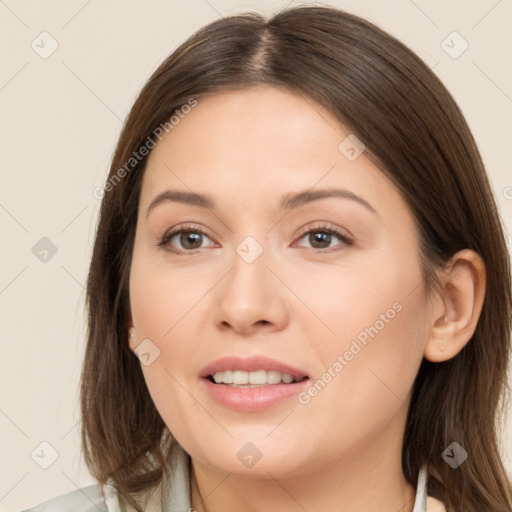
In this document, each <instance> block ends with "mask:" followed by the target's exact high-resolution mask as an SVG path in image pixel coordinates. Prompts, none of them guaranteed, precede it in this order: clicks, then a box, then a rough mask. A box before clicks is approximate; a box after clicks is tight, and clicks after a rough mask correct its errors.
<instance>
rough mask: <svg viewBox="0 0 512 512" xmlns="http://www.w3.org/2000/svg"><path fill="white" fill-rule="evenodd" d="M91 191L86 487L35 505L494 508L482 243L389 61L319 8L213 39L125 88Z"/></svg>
mask: <svg viewBox="0 0 512 512" xmlns="http://www.w3.org/2000/svg"><path fill="white" fill-rule="evenodd" d="M102 194H103V195H104V197H103V203H102V208H101V215H100V221H99V225H98V229H97V235H96V241H95V245H94V252H93V257H92V262H91V267H90V273H89V279H88V288H87V297H88V310H89V337H88V345H87V352H86V358H85V365H84V370H83V376H82V416H83V427H82V428H83V431H82V435H83V447H84V453H85V459H86V462H87V464H88V466H89V468H90V470H91V473H92V474H93V475H94V476H95V477H96V478H97V480H98V482H99V485H97V486H92V487H90V488H87V489H83V490H81V491H76V492H75V493H72V494H70V495H66V496H64V497H61V498H57V499H56V500H54V501H52V502H50V503H47V504H46V505H45V506H46V507H47V508H45V509H44V510H66V511H71V510H77V511H78V510H98V509H99V510H110V511H114V510H155V511H160V510H162V511H171V510H172V511H180V510H183V511H186V510H197V511H208V512H212V511H213V512H215V511H219V510H223V511H231V510H251V511H259V510H263V509H265V510H268V509H273V510H280V511H292V510H308V511H310V512H312V511H316V510H323V511H330V510H333V511H334V510H335V511H338V512H339V511H343V512H349V511H350V512H352V511H356V510H357V511H361V510H365V511H367V512H368V511H369V512H371V511H377V510H378V511H382V510H390V511H391V510H392V511H395V510H396V511H398V510H401V511H409V512H410V511H413V512H420V511H425V510H427V511H428V512H432V511H436V510H446V511H462V510H464V511H465V512H473V511H474V512H476V511H478V512H481V511H482V510H485V511H487V510H489V511H490V510H492V511H503V512H504V511H510V510H512V508H511V507H512V491H511V486H510V482H509V481H508V480H507V475H506V472H505V470H504V467H503V464H502V461H501V459H500V454H499V451H498V448H497V439H496V430H495V417H496V412H497V411H498V407H499V404H500V397H501V394H502V392H503V389H504V387H505V382H506V368H507V361H508V359H507V358H508V353H509V339H510V330H511V316H512V314H511V311H512V299H511V288H510V270H509V261H508V253H507V248H506V244H505V241H504V236H503V230H502V227H501V224H500V219H499V216H498V214H497V212H496V206H495V202H494V199H493V197H492V193H491V189H490V186H489V181H488V178H487V176H486V174H485V170H484V167H483V164H482V161H481V159H480V156H479V154H478V151H477V148H476V145H475V142H474V140H473V138H472V136H471V133H470V131H469V129H468V127H467V124H466V122H465V121H464V119H463V117H462V115H461V113H460V111H459V109H458V107H457V106H456V104H455V102H454V101H453V99H452V98H451V96H450V95H449V93H448V92H447V91H446V89H445V88H444V87H443V86H442V84H441V83H440V82H439V80H438V79H437V78H436V77H435V75H434V74H433V73H432V72H431V70H430V69H429V68H428V67H427V66H426V65H425V64H424V63H423V62H421V61H420V59H419V58H418V57H417V56H415V55H414V54H413V53H412V52H411V51H410V50H409V49H407V48H406V47H404V45H402V44H401V43H399V42H398V41H397V40H395V39H394V38H392V37H391V36H389V35H388V34H386V33H384V32H383V31H381V30H380V29H378V28H377V27H375V26H374V25H372V24H370V23H368V22H366V21H364V20H362V19H360V18H358V17H356V16H353V15H350V14H347V13H344V12H342V11H339V10H335V9H331V8H322V7H303V8H295V9H289V10H285V11H283V12H280V13H278V14H276V15H275V16H274V17H272V18H271V19H270V20H268V21H266V20H264V19H263V18H262V17H260V16H258V15H255V14H247V15H240V16H232V17H229V18H224V19H222V20H219V21H216V22H214V23H212V24H210V25H208V26H206V27H204V28H203V29H201V30H200V31H199V32H197V33H196V34H195V35H194V36H192V37H191V38H190V39H189V40H188V41H186V42H185V43H184V44H183V45H181V46H180V47H179V48H178V49H177V50H176V51H175V52H174V53H173V54H172V55H171V56H170V57H169V58H168V59H167V60H166V61H165V62H164V63H163V64H162V65H161V66H160V67H159V68H158V69H157V70H156V72H155V73H154V74H153V76H152V77H151V78H150V80H149V81H148V83H147V84H146V86H145V87H144V88H143V90H142V91H141V93H140V95H139V97H138V98H137V100H136V102H135V104H134V106H133V108H132V110H131V112H130V114H129V117H128V119H127V121H126V124H125V126H124V129H123V132H122V134H121V137H120V139H119V142H118V145H117V149H116V152H115V155H114V159H113V162H112V167H111V171H110V175H109V179H108V180H107V183H106V184H105V187H104V191H103V192H102ZM134 354H135V356H137V357H134ZM33 510H43V509H42V508H41V509H38V508H37V507H36V508H35V509H33Z"/></svg>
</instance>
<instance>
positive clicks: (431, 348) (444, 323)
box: [424, 249, 486, 363]
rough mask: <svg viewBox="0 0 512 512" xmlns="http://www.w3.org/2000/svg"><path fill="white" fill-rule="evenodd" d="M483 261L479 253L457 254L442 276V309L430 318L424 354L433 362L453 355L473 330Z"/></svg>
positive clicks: (482, 284)
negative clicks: (435, 316)
mask: <svg viewBox="0 0 512 512" xmlns="http://www.w3.org/2000/svg"><path fill="white" fill-rule="evenodd" d="M485 282H486V272H485V264H484V262H483V260H482V258H481V257H480V255H479V254H478V253H476V252H475V251H472V250H470V249H464V250H462V251H459V252H458V253H456V254H455V255H454V256H453V258H452V260H451V262H450V265H449V267H448V271H447V272H446V274H445V276H444V277H443V278H442V291H441V293H442V296H441V297H439V300H440V301H442V304H443V305H444V308H443V309H442V312H441V314H440V315H439V313H438V314H437V318H433V320H432V323H431V327H430V333H429V337H428V339H427V343H426V345H425V351H424V357H425V358H426V359H428V360H429V361H431V362H433V363H439V362H443V361H447V360H449V359H451V358H452V357H455V356H456V355H457V354H458V353H459V352H460V351H461V350H462V349H463V348H464V346H465V345H466V344H467V343H468V342H469V340H470V339H471V337H472V336H473V333H474V332H475V329H476V326H477V324H478V319H479V318H480V313H481V311H482V306H483V303H484V298H485Z"/></svg>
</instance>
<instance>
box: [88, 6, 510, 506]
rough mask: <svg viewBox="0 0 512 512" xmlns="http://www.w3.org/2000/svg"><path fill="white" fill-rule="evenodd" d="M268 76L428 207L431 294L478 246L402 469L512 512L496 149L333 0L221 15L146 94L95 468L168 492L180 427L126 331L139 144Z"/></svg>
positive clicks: (104, 238) (112, 242) (118, 240)
mask: <svg viewBox="0 0 512 512" xmlns="http://www.w3.org/2000/svg"><path fill="white" fill-rule="evenodd" d="M258 84H267V85H271V86H275V87H280V88H284V89H286V90H288V91H291V92H294V93H296V94H300V95H302V96H303V97H304V98H307V99H308V100H309V101H312V102H313V103H315V102H316V103H317V104H320V105H322V106H323V107H325V108H327V109H329V111H330V112H332V113H333V115H335V116H336V117H337V118H338V119H339V121H340V122H341V123H342V124H343V125H344V126H345V127H347V128H349V129H350V131H351V132H352V133H354V134H356V135H357V137H358V138H359V139H360V140H361V141H363V143H364V144H365V146H366V153H365V154H366V155H368V156H369V157H370V158H371V159H372V160H373V161H374V162H375V163H376V164H377V165H378V166H379V168H380V169H381V170H382V172H383V173H385V174H386V175H387V176H388V177H389V178H390V179H391V180H392V182H393V183H394V184H395V186H396V187H397V188H398V190H399V191H400V193H401V194H402V196H403V198H404V199H405V201H406V202H407V204H408V206H409V208H410V210H411V212H412V214H413V217H414V219H415V222H416V226H417V231H418V236H419V240H420V247H421V254H420V256H421V263H422V273H423V276H424V285H425V290H427V291H428V292H429V293H432V290H433V289H434V288H435V284H436V273H435V272H434V270H436V269H440V268H442V267H443V266H444V265H445V264H446V263H447V262H448V261H449V259H450V258H451V256H453V255H454V254H455V253H456V252H457V251H459V250H461V249H465V248H468V249H473V250H474V251H476V252H477V253H479V254H480V255H481V257H482V258H483V260H484V262H485V265H486V269H487V283H486V297H485V302H484V306H483V310H482V313H481V316H480V319H479V321H478V325H477V328H476V331H475V333H474V335H473V337H472V339H471V340H470V341H469V343H468V344H467V345H466V346H465V347H464V349H463V350H462V351H461V352H460V353H459V354H458V355H457V356H455V357H454V358H452V359H450V360H448V361H446V362H443V363H431V362H429V361H427V360H423V362H422V364H421V367H420V370H419V373H418V375H417V378H416V381H415V385H414V391H413V396H412V399H411V403H410V407H409V413H408V418H407V423H406V430H405V436H404V442H403V451H402V462H403V464H402V466H403V472H404V475H405V477H406V479H407V480H408V482H409V483H411V485H413V486H414V485H416V481H417V477H418V472H419V469H420V467H421V466H422V465H423V464H425V463H426V464H427V465H428V470H429V494H431V495H432V496H434V497H436V498H438V499H440V500H442V501H443V502H444V503H445V505H446V507H447V509H448V511H461V510H464V511H465V512H482V511H491V510H492V511H493V512H510V510H512V509H511V506H512V490H511V485H510V482H509V481H508V479H507V475H506V471H505V469H504V466H503V463H502V461H501V458H500V453H499V447H498V443H497V432H496V430H497V427H496V425H499V424H500V418H501V415H500V413H501V412H502V409H503V403H504V400H503V397H504V396H505V395H504V392H505V390H506V389H507V388H506V386H507V377H506V374H507V362H508V358H509V352H510V333H511V327H512V297H511V276H510V260H509V255H508V251H507V246H506V243H505V239H504V235H503V229H502V225H501V221H500V218H499V215H498V212H497V208H496V204H495V201H494V198H493V196H492V192H491V187H490V185H489V181H488V177H487V175H486V172H485V169H484V166H483V163H482V160H481V157H480V155H479V152H478V149H477V147H476V144H475V141H474V139H473V137H472V135H471V133H470V130H469V128H468V126H467V124H466V122H465V120H464V118H463V116H462V114H461V112H460V110H459V108H458V107H457V105H456V103H455V101H454V100H453V98H452V97H451V96H450V94H449V92H448V91H447V90H446V89H445V87H444V86H443V85H442V84H441V82H440V81H439V79H438V78H437V77H436V76H435V75H434V74H433V72H432V71H431V70H430V69H429V68H428V66H426V65H425V64H424V63H423V62H422V61H421V60H420V59H419V58H418V57H417V56H416V55H415V54H414V53H413V52H411V50H409V49H408V48H406V47H405V46H404V45H403V44H401V43H400V42H399V41H397V40H396V39H394V38H393V37H391V36H390V35H389V34H387V33H385V32H383V31H382V30H380V29H379V28H377V27H376V26H374V25H372V24H371V23H369V22H367V21H365V20H363V19H361V18H359V17H356V16H353V15H350V14H347V13H345V12H343V11H340V10H337V9H333V8H325V7H299V8H293V9H288V10H284V11H282V12H279V13H277V14H276V15H274V16H273V17H272V18H271V19H269V20H266V19H264V18H263V17H262V16H260V15H257V14H245V15H236V16H231V17H227V18H224V19H221V20H218V21H215V22H214V23H211V24H209V25H207V26H205V27H204V28H202V29H201V30H199V31H198V32H197V33H196V34H194V35H193V36H192V37H191V38H190V39H188V40H187V41H186V42H185V43H183V44H182V45H181V46H179V48H177V50H176V51H175V52H173V53H172V54H171V55H170V56H169V57H168V58H167V59H166V60H165V61H164V62H163V63H162V64H161V65H160V66H159V68H158V69H157V70H156V71H155V72H154V74H153V75H152V76H151V78H150V79H149V81H148V82H147V84H146V85H145V87H144V88H143V89H142V91H141V92H140V94H139V96H138V98H137V100H136V101H135V104H134V106H133V108H132V110H131V112H130V114H129V116H128V118H127V120H126V122H125V125H124V128H123V130H122V133H121V136H120V139H119V142H118V144H117V148H116V150H115V154H114V157H113V161H112V165H111V169H110V175H109V183H110V185H109V186H108V188H107V187H106V189H105V194H104V197H103V201H102V205H101V212H100V220H99V224H98V227H97V235H96V240H95V244H94V251H93V256H92V261H91V266H90V273H89V277H88V282H87V307H88V315H89V316H88V322H89V323H88V343H87V350H86V355H85V364H84V369H83V375H82V387H81V408H82V415H83V422H82V441H83V450H84V455H85V460H86V462H87V464H88V466H89V468H90V471H91V472H92V474H93V475H94V476H95V477H96V478H97V479H98V480H99V481H100V482H105V481H107V480H110V481H112V482H113V483H114V485H115V486H116V487H117V489H118V492H119V494H120V496H121V497H122V499H124V501H125V502H127V503H131V504H132V505H135V498H134V497H135V496H136V495H137V493H143V492H145V491H149V490H151V489H154V488H155V487H156V486H157V485H158V484H159V483H160V482H161V480H162V478H163V476H164V475H165V474H166V471H167V468H168V467H169V462H170V445H171V443H170V440H171V436H170V433H169V432H168V430H167V427H166V425H165V424H164V422H163V420H162V419H161V417H160V415H159V414H158V412H157V410H156V407H155V405H154V404H153V402H152V400H151V397H150V395H149V393H148V390H147V387H146V385H145V381H144V379H143V376H142V372H141V368H140V363H139V362H138V361H137V359H136V358H135V357H134V356H133V353H132V352H131V351H130V350H129V348H128V343H127V339H128V334H127V330H128V321H129V308H130V306H129V297H128V276H129V270H130V262H131V253H132V249H133V243H134V236H135V226H136V220H137V211H138V201H139V194H140V189H141V182H142V177H143V173H144V167H145V162H146V160H147V157H145V158H141V159H140V161H139V160H137V161H135V160H134V159H133V155H134V152H136V151H137V150H138V149H139V148H140V147H142V146H144V145H145V144H147V140H148V137H153V138H154V133H155V129H156V128H157V127H159V126H162V125H164V126H165V123H166V122H167V123H168V120H169V119H170V118H171V116H172V115H173V113H174V112H176V110H177V109H180V108H181V107H183V105H186V104H187V103H189V102H190V100H191V98H193V99H194V100H195V101H199V102H200V101H201V98H203V97H205V96H211V95H213V94H215V93H216V92H220V91H224V90H227V89H232V90H237V89H238V90H239V89H243V88H247V87H252V86H255V85H258ZM127 162H130V164H129V166H128V167H127V165H126V164H127ZM122 168H124V169H125V172H121V171H120V169H122ZM116 176H117V178H119V177H121V179H117V180H115V181H114V178H115V177H116ZM454 441H455V442H457V443H458V444H460V445H461V446H462V447H463V448H464V449H465V450H466V451H467V452H468V454H469V457H468V459H467V460H466V461H465V462H464V463H463V464H462V465H460V466H459V467H458V468H456V469H452V468H451V467H450V466H449V465H448V464H447V463H446V462H445V461H444V460H443V458H442V456H441V454H442V452H443V451H444V450H445V449H446V448H447V447H448V446H449V445H450V444H451V443H452V442H454ZM139 510H140V508H139Z"/></svg>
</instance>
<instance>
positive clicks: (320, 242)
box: [299, 227, 353, 252]
mask: <svg viewBox="0 0 512 512" xmlns="http://www.w3.org/2000/svg"><path fill="white" fill-rule="evenodd" d="M299 241H305V243H306V244H309V245H306V247H309V248H311V249H316V250H322V249H331V248H333V247H336V246H339V245H346V246H350V245H352V244H353V242H352V240H350V239H349V238H348V237H346V236H345V235H343V234H341V233H340V232H339V231H337V230H335V229H332V228H328V227H318V228H315V229H310V230H308V231H306V232H305V233H304V234H303V235H302V236H301V237H300V239H299ZM300 245H302V246H304V245H303V244H300ZM326 252H328V251H326Z"/></svg>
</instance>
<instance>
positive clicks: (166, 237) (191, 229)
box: [158, 225, 354, 254]
mask: <svg viewBox="0 0 512 512" xmlns="http://www.w3.org/2000/svg"><path fill="white" fill-rule="evenodd" d="M183 232H189V233H199V234H201V235H202V236H205V237H207V238H210V237H209V236H208V235H207V234H206V233H205V232H204V231H203V230H202V229H199V228H197V227H194V226H181V227H180V228H178V229H174V230H172V231H169V232H168V233H166V234H165V235H164V236H163V237H162V238H161V240H160V242H159V243H158V246H159V247H164V248H166V247H167V246H168V244H169V242H170V241H171V240H172V239H173V238H174V237H175V236H176V235H178V234H180V233H183ZM315 232H317V233H327V234H329V235H333V236H335V237H336V238H338V240H339V241H340V242H342V243H343V244H345V246H347V247H350V246H352V245H353V244H354V242H353V240H351V239H350V238H348V237H347V236H345V235H343V234H342V233H340V232H339V231H338V230H336V229H333V228H331V227H328V226H324V225H319V226H315V227H314V228H309V229H308V230H307V231H304V232H303V233H302V234H301V235H300V236H299V237H298V240H301V239H302V238H304V237H305V236H306V235H308V234H309V233H315ZM306 249H309V250H311V251H313V252H323V253H326V252H336V251H338V250H340V249H333V248H326V249H315V248H314V247H306ZM167 250H168V251H169V252H172V253H174V254H194V253H195V252H196V251H198V250H199V249H195V250H176V249H167Z"/></svg>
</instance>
